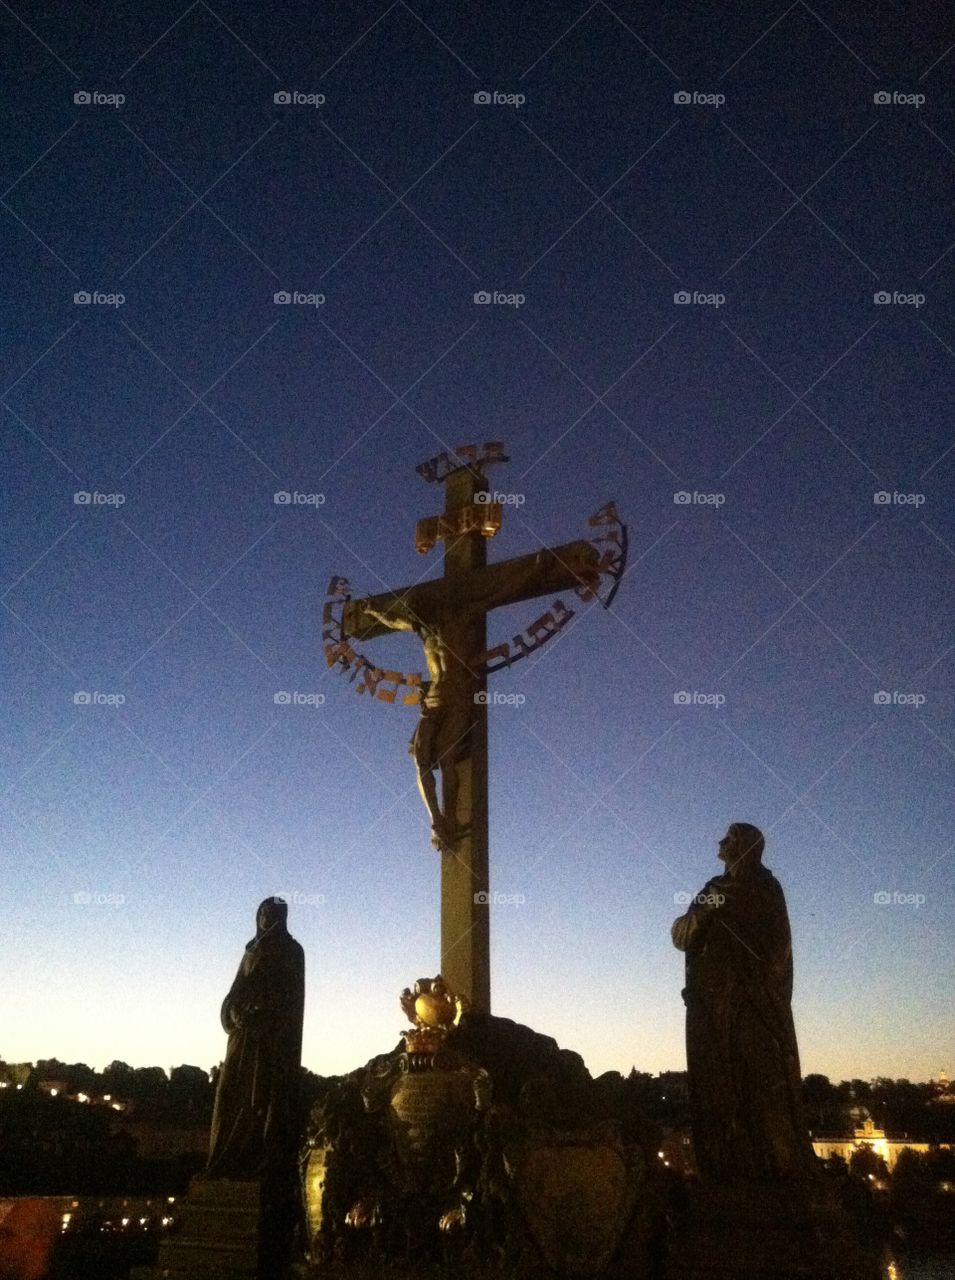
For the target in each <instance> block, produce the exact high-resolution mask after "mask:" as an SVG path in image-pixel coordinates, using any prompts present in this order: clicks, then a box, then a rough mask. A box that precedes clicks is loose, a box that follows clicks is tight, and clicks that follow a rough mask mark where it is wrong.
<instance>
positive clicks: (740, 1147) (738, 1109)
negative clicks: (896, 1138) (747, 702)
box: [673, 863, 812, 1181]
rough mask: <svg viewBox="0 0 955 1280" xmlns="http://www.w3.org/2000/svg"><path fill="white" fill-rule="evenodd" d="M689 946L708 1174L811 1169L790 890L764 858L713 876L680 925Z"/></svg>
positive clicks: (676, 935)
mask: <svg viewBox="0 0 955 1280" xmlns="http://www.w3.org/2000/svg"><path fill="white" fill-rule="evenodd" d="M673 941H674V943H675V945H676V946H677V947H678V948H679V949H680V950H681V951H685V952H686V989H685V990H684V992H683V997H684V1000H685V1002H686V1054H687V1069H688V1076H689V1089H690V1107H691V1113H692V1119H693V1141H694V1149H695V1152H696V1159H697V1164H698V1167H699V1170H700V1173H701V1174H702V1175H703V1176H704V1177H709V1178H719V1179H720V1180H723V1181H737V1180H739V1179H747V1178H758V1179H767V1178H769V1179H779V1178H792V1177H800V1176H804V1175H806V1174H807V1173H808V1171H809V1169H810V1167H811V1164H812V1160H811V1155H812V1147H811V1145H810V1139H809V1134H808V1130H807V1128H806V1125H805V1123H804V1121H803V1112H802V1104H801V1076H800V1070H799V1050H798V1048H797V1045H796V1032H795V1028H794V1026H793V1018H792V1008H791V999H792V984H793V966H792V940H791V935H790V930H789V917H788V915H787V912H786V900H785V898H784V896H783V891H782V888H781V887H780V885H779V882H778V881H777V880H776V878H775V876H773V874H772V872H771V871H769V870H768V869H767V868H766V867H763V866H762V865H761V864H759V863H757V864H755V865H754V866H752V867H750V868H746V869H744V870H742V872H741V874H739V875H729V874H726V875H720V876H715V877H714V878H713V879H712V880H710V881H709V882H708V883H707V884H706V885H705V886H704V888H703V889H702V890H701V892H700V893H699V894H698V895H697V900H696V901H695V902H694V903H693V905H692V906H691V907H690V910H689V911H688V912H687V913H686V914H685V915H683V916H681V917H680V918H679V919H678V920H677V921H676V922H675V923H674V925H673Z"/></svg>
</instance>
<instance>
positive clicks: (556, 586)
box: [342, 445, 600, 1013]
mask: <svg viewBox="0 0 955 1280" xmlns="http://www.w3.org/2000/svg"><path fill="white" fill-rule="evenodd" d="M496 461H506V459H504V458H503V457H502V455H501V447H500V445H486V446H484V453H483V455H481V456H479V455H478V453H477V450H476V449H475V448H474V447H473V446H462V447H461V448H460V449H458V450H456V451H455V452H454V453H453V454H451V455H448V454H443V455H441V456H440V457H439V458H436V459H432V460H431V461H430V462H429V463H425V464H423V465H422V466H421V467H419V468H418V471H419V473H421V474H422V475H423V476H425V478H426V479H430V480H434V481H442V482H443V483H444V490H445V503H444V512H443V514H442V515H441V516H437V517H431V518H430V519H428V520H424V521H421V522H420V523H419V527H418V539H417V542H418V548H419V550H428V549H430V547H431V546H433V545H434V543H435V542H436V541H437V540H438V539H441V540H442V541H443V542H444V574H443V576H442V577H440V578H437V579H433V580H431V581H427V582H422V583H418V584H416V585H413V586H409V587H404V588H402V589H400V590H398V591H389V592H383V593H382V594H380V595H375V596H370V597H368V598H366V599H361V600H349V601H348V603H347V604H346V605H345V608H344V611H343V615H342V635H343V638H346V639H354V640H356V641H363V640H373V639H375V638H377V637H380V636H382V635H385V634H387V633H388V632H390V631H413V632H414V633H415V634H416V635H418V636H419V638H420V639H421V641H422V643H423V645H424V651H425V659H426V661H427V664H428V671H429V675H430V681H429V683H428V684H427V685H425V686H424V689H423V698H422V699H421V718H420V720H419V723H418V727H417V729H416V730H415V736H414V738H413V739H412V745H411V750H412V754H413V755H414V757H415V762H416V764H417V767H418V781H419V788H420V790H421V795H422V798H423V800H424V802H425V805H426V807H427V809H428V812H429V814H430V816H431V823H432V842H433V843H434V845H435V847H436V848H438V849H439V850H440V853H441V974H442V976H443V978H444V980H445V982H446V983H447V985H448V986H449V987H450V989H451V990H452V991H453V992H454V993H455V994H456V995H459V996H464V997H465V998H466V999H467V1000H469V1001H470V1003H471V1006H472V1008H474V1009H477V1010H480V1011H482V1012H486V1013H489V1012H490V1006H491V973H490V883H489V867H488V722H487V675H486V663H487V659H488V656H489V655H488V652H487V615H488V613H489V612H490V611H491V610H493V609H496V608H501V607H503V606H504V605H509V604H517V603H519V602H520V601H523V600H532V599H534V598H535V597H537V596H541V595H547V594H550V593H553V592H557V591H566V590H571V589H575V588H580V589H582V590H584V591H586V590H592V589H593V587H594V585H595V583H596V581H597V579H598V577H599V572H600V569H599V561H600V556H599V553H598V551H597V549H596V548H595V546H594V545H593V543H591V542H587V541H578V542H570V543H566V544H565V545H563V546H559V547H554V548H546V549H544V550H541V551H537V552H532V553H531V554H529V555H525V556H519V557H517V558H515V559H513V560H507V561H503V562H501V563H498V564H493V565H488V563H487V538H488V537H489V536H492V535H493V534H494V533H495V532H496V531H497V529H498V528H499V527H500V522H501V508H500V505H499V504H498V503H495V502H492V501H490V495H489V493H488V489H487V480H486V477H485V475H484V468H485V466H486V465H487V464H488V463H489V462H496ZM439 780H440V783H441V794H440V797H439V794H438V785H437V784H438V781H439Z"/></svg>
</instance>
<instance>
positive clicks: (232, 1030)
mask: <svg viewBox="0 0 955 1280" xmlns="http://www.w3.org/2000/svg"><path fill="white" fill-rule="evenodd" d="M304 1004H305V953H304V952H303V951H302V948H301V947H300V946H299V944H298V943H297V942H296V941H295V939H294V938H292V937H291V935H290V934H289V933H288V930H287V929H286V928H285V926H284V924H276V925H273V926H272V927H271V928H270V929H267V930H266V931H265V932H263V933H261V934H260V935H257V936H256V937H255V938H254V939H253V940H252V941H251V942H250V943H249V944H248V946H247V947H246V949H245V954H244V955H243V957H242V961H241V963H240V965H239V971H238V973H237V974H236V976H235V981H234V982H233V984H232V987H231V989H230V991H229V994H228V995H227V996H226V998H225V1000H224V1001H223V1004H222V1027H223V1030H224V1031H226V1032H228V1035H229V1041H228V1045H227V1047H226V1055H225V1062H224V1063H223V1066H222V1074H221V1076H220V1078H219V1086H218V1089H217V1091H216V1101H215V1109H214V1111H213V1115H212V1133H211V1137H210V1143H209V1162H208V1165H207V1168H206V1176H207V1177H213V1178H246V1179H256V1178H260V1177H262V1176H264V1175H265V1174H266V1173H267V1172H268V1171H269V1170H270V1169H271V1168H273V1167H276V1166H280V1165H282V1164H283V1163H284V1162H287V1161H288V1159H289V1156H290V1153H294V1146H295V1142H296V1136H297V1135H296V1131H295V1125H296V1121H297V1099H298V1084H299V1074H300V1068H301V1061H302V1018H303V1012H304Z"/></svg>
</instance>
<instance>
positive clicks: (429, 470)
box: [415, 453, 450, 481]
mask: <svg viewBox="0 0 955 1280" xmlns="http://www.w3.org/2000/svg"><path fill="white" fill-rule="evenodd" d="M449 462H450V459H449V458H448V455H447V454H446V453H439V454H437V455H436V456H435V457H434V458H429V459H428V461H427V462H419V463H418V465H417V466H416V467H415V471H417V473H418V475H419V476H421V477H422V479H424V480H428V481H433V480H443V479H444V477H445V475H446V474H447V471H448V466H449Z"/></svg>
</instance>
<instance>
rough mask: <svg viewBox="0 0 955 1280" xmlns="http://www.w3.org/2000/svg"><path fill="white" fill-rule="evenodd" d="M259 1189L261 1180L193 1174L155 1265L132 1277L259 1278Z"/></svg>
mask: <svg viewBox="0 0 955 1280" xmlns="http://www.w3.org/2000/svg"><path fill="white" fill-rule="evenodd" d="M259 1192H260V1189H259V1183H258V1182H232V1181H230V1180H228V1179H221V1180H215V1181H205V1180H203V1179H201V1178H195V1179H194V1180H193V1182H192V1184H191V1185H190V1187H189V1195H188V1197H187V1198H186V1199H185V1200H182V1201H180V1202H179V1205H178V1209H179V1223H178V1229H177V1230H176V1231H175V1232H174V1233H173V1234H171V1235H169V1236H166V1237H165V1238H164V1239H163V1241H162V1243H161V1244H160V1246H159V1260H158V1262H157V1264H156V1266H155V1268H137V1269H136V1270H134V1271H133V1273H132V1275H131V1277H130V1280H256V1277H257V1276H258V1275H259V1274H260V1273H259V1225H260V1193H259Z"/></svg>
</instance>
